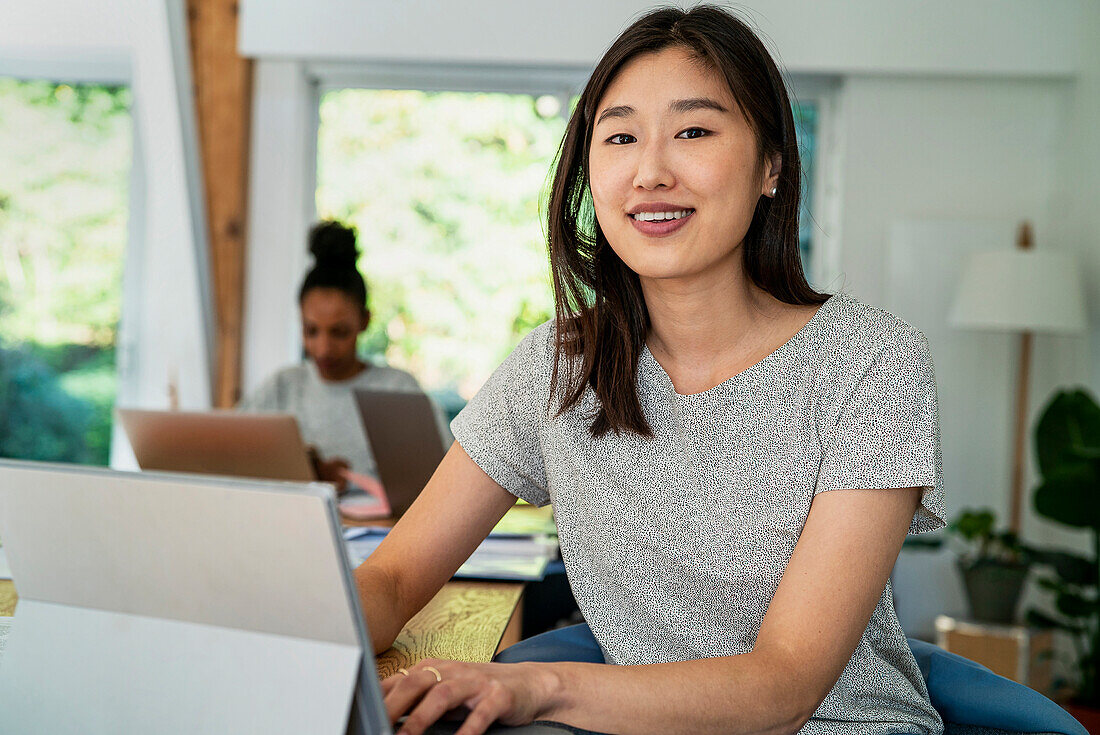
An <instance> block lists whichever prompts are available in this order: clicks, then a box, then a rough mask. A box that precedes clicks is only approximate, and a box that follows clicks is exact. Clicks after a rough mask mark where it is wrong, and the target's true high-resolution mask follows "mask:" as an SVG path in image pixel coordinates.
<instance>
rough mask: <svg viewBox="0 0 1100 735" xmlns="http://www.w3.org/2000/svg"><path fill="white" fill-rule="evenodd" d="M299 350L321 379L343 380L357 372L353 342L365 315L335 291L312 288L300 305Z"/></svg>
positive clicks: (340, 293)
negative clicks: (300, 345) (309, 360)
mask: <svg viewBox="0 0 1100 735" xmlns="http://www.w3.org/2000/svg"><path fill="white" fill-rule="evenodd" d="M301 309H302V347H303V348H304V349H305V351H306V354H307V355H309V358H310V359H311V360H313V362H314V364H315V365H316V366H317V372H318V373H319V374H320V376H321V377H322V378H323V379H325V380H345V379H347V378H350V377H352V376H353V375H355V374H356V373H357V372H359V358H358V357H357V355H356V353H355V343H356V341H357V340H358V338H359V334H360V333H361V332H362V331H363V330H364V329H366V328H367V323H368V321H369V316H368V315H367V314H364V312H363V309H362V307H361V306H359V305H358V304H356V303H355V302H354V301H352V300H351V299H350V298H348V296H347V295H346V294H345V293H344V292H343V291H340V290H338V289H335V288H312V289H310V290H309V291H307V292H306V295H305V297H304V298H303V299H302V303H301Z"/></svg>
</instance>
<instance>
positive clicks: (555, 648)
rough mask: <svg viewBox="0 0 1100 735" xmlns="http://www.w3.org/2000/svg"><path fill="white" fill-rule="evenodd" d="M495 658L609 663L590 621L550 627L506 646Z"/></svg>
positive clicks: (518, 660)
mask: <svg viewBox="0 0 1100 735" xmlns="http://www.w3.org/2000/svg"><path fill="white" fill-rule="evenodd" d="M493 660H494V661H498V662H500V663H504V664H514V663H519V662H520V661H580V662H582V663H589V664H602V663H605V661H604V657H603V651H601V650H600V644H599V643H596V638H595V636H593V635H592V631H591V630H590V629H589V628H588V623H580V624H579V625H570V626H568V627H566V628H558V629H557V630H548V631H547V632H545V633H539V634H538V635H536V636H532V637H530V638H528V639H527V640H525V641H520V642H519V643H517V644H515V645H513V646H509V647H508V648H505V649H504V650H503V651H501V652H500V653H498V654H497V655H496V658H494V659H493Z"/></svg>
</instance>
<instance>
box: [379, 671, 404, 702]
mask: <svg viewBox="0 0 1100 735" xmlns="http://www.w3.org/2000/svg"><path fill="white" fill-rule="evenodd" d="M404 678H405V674H391V675H389V676H387V677H386V678H385V679H383V680H382V682H381V684H382V696H383V697H384V696H386V695H387V694H389V693H390V690H391V689H393V687H394V686H395V685H396V684H397V682H399V681H400V680H401V679H404Z"/></svg>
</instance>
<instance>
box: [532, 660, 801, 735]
mask: <svg viewBox="0 0 1100 735" xmlns="http://www.w3.org/2000/svg"><path fill="white" fill-rule="evenodd" d="M544 666H546V667H548V668H547V672H546V673H547V674H550V675H549V676H547V680H548V681H549V684H548V685H547V686H548V687H549V690H550V693H549V695H548V697H549V702H548V707H547V709H546V712H545V714H544V715H540V717H542V718H544V719H549V720H554V721H557V722H564V723H567V724H569V725H573V726H575V727H580V728H584V729H587V730H594V731H596V732H614V733H619V734H620V735H634V734H638V735H641V734H642V733H657V732H660V733H675V732H685V733H710V732H713V733H727V734H728V733H765V734H767V735H773V734H779V733H792V732H795V731H797V730H798V729H799V728H800V727H801V726H802V725H803V724H805V722H806V720H807V719H809V717H810V715H811V714H812V713H813V710H814V709H815V708H816V706H817V703H818V699H819V698H818V697H815V696H814V695H813V694H812V693H810V692H809V691H808V688H809V687H808V684H807V683H806V682H805V679H804V678H803V677H799V676H798V673H797V672H796V671H795V668H796V667H794V666H791V665H789V664H784V663H782V659H780V658H778V657H774V656H772V657H769V656H765V655H762V654H758V653H747V654H743V655H740V656H730V657H724V658H712V659H701V660H697V661H685V662H678V663H667V664H650V665H646V666H610V665H605V664H580V663H558V664H544Z"/></svg>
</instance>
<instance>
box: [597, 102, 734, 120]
mask: <svg viewBox="0 0 1100 735" xmlns="http://www.w3.org/2000/svg"><path fill="white" fill-rule="evenodd" d="M668 109H669V110H670V111H671V112H677V113H680V114H683V113H685V112H692V111H694V110H714V111H716V112H729V110H727V109H726V108H725V107H724V106H723V105H722V103H720V102H718V101H717V100H713V99H711V98H710V97H691V98H689V99H686V100H673V101H672V102H669V103H668ZM636 112H637V110H635V109H634V108H633V107H631V106H630V105H616V106H615V107H608V108H607V109H606V110H604V111H603V112H601V113H600V116H599V118H597V119H596V124H597V125H599V124H600V123H602V122H603V121H604V120H608V119H610V118H615V117H617V118H626V117H630V116H631V115H633V114H634V113H636Z"/></svg>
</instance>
